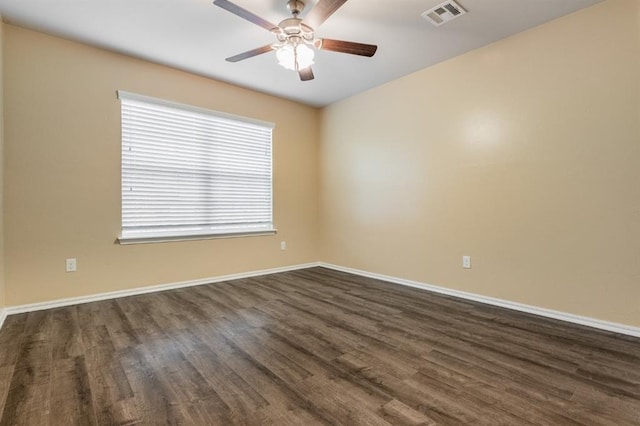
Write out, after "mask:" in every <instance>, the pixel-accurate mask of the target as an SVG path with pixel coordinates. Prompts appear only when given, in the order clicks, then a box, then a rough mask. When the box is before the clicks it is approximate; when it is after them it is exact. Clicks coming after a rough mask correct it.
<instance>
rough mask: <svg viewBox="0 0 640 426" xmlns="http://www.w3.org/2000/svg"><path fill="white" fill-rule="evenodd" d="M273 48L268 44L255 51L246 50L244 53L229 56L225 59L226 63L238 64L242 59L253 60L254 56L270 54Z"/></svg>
mask: <svg viewBox="0 0 640 426" xmlns="http://www.w3.org/2000/svg"><path fill="white" fill-rule="evenodd" d="M272 50H273V47H272V46H271V45H270V44H267V45H266V46H262V47H258V48H257V49H253V50H247V51H246V52H243V53H239V54H237V55H235V56H231V57H229V58H227V59H226V61H227V62H238V61H242V60H244V59H249V58H253V57H254V56H258V55H262V54H263V53H267V52H271V51H272Z"/></svg>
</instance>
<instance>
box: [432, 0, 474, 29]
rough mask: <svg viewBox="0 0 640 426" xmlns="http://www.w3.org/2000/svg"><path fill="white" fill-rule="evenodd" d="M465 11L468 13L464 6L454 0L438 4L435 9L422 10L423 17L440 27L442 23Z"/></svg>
mask: <svg viewBox="0 0 640 426" xmlns="http://www.w3.org/2000/svg"><path fill="white" fill-rule="evenodd" d="M465 13H467V11H466V10H464V9H463V8H462V6H460V5H459V4H458V3H456V2H455V1H454V0H450V1H446V2H444V3H442V4H439V5H437V6H436V7H434V8H433V9H429V10H427V11H424V12H422V17H423V18H424V19H426V20H427V21H429V22H431V23H432V24H433V25H435V26H436V27H439V26H440V25H442V24H444V23H446V22H449V21H451V20H453V19H456V18H457V17H458V16H462V15H464V14H465Z"/></svg>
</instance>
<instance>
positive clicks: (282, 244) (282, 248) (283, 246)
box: [280, 241, 287, 250]
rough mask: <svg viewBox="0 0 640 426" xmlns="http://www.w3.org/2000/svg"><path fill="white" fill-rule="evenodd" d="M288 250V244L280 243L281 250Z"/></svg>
mask: <svg viewBox="0 0 640 426" xmlns="http://www.w3.org/2000/svg"><path fill="white" fill-rule="evenodd" d="M286 249H287V242H286V241H280V250H286Z"/></svg>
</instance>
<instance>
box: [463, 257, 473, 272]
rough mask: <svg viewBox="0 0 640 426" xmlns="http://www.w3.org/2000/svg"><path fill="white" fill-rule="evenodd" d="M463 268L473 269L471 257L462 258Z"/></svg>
mask: <svg viewBox="0 0 640 426" xmlns="http://www.w3.org/2000/svg"><path fill="white" fill-rule="evenodd" d="M462 267H463V268H465V269H471V256H462Z"/></svg>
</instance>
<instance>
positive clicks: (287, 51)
mask: <svg viewBox="0 0 640 426" xmlns="http://www.w3.org/2000/svg"><path fill="white" fill-rule="evenodd" d="M346 2H347V0H319V1H318V3H317V4H316V6H315V7H314V8H313V9H311V11H310V12H309V13H308V14H307V16H306V17H305V20H304V22H303V20H302V19H300V18H298V15H299V14H300V13H301V12H302V10H303V9H304V6H305V0H288V2H287V8H288V9H289V11H290V12H291V14H292V15H293V17H291V18H287V19H284V20H283V21H281V22H280V23H279V24H278V25H275V24H272V23H271V22H269V21H266V20H264V19H262V18H260V17H259V16H257V15H255V14H253V13H252V12H250V11H248V10H246V9H243V8H242V7H240V6H238V5H236V4H234V3H232V2H230V1H229V0H215V1H214V2H213V4H215V5H216V6H219V7H221V8H223V9H225V10H226V11H228V12H231V13H233V14H234V15H236V16H239V17H240V18H243V19H246V20H247V21H249V22H252V23H254V24H256V25H259V26H261V27H262V28H264V29H266V30H269V31H271V32H272V33H273V34H274V35H275V36H276V39H277V42H276V43H273V44H268V45H266V46H262V47H258V48H256V49H252V50H248V51H246V52H243V53H240V54H238V55H235V56H231V57H229V58H227V59H226V60H227V61H229V62H238V61H242V60H244V59H248V58H252V57H254V56H257V55H261V54H263V53H267V52H271V51H274V50H275V51H276V57H277V58H278V62H279V63H280V65H282V66H283V67H285V68H287V69H290V70H293V71H296V72H297V73H298V75H299V76H300V80H302V81H309V80H313V78H314V76H313V71H312V70H311V65H313V57H314V48H315V49H322V50H330V51H332V52H341V53H348V54H351V55H359V56H368V57H372V56H373V55H374V54H375V53H376V50H377V49H378V46H375V45H372V44H364V43H355V42H352V41H342V40H332V39H328V38H315V35H314V30H315V29H316V28H318V27H319V26H320V25H322V23H323V22H324V21H326V20H327V19H328V18H329V17H330V16H331V15H332V14H333V13H334V12H335V11H336V10H338V9H339V8H340V7H341V6H342V5H343V4H345V3H346Z"/></svg>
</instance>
